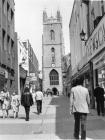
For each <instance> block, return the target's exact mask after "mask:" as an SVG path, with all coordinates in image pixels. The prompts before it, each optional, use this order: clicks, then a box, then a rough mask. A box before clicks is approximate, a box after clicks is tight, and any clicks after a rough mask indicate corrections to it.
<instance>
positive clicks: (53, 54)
mask: <svg viewBox="0 0 105 140" xmlns="http://www.w3.org/2000/svg"><path fill="white" fill-rule="evenodd" d="M51 56H52V64H54V63H55V49H54V48H51Z"/></svg>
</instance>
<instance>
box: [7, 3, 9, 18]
mask: <svg viewBox="0 0 105 140" xmlns="http://www.w3.org/2000/svg"><path fill="white" fill-rule="evenodd" d="M9 9H10V5H9V3H8V2H7V17H8V20H9V21H10V13H9Z"/></svg>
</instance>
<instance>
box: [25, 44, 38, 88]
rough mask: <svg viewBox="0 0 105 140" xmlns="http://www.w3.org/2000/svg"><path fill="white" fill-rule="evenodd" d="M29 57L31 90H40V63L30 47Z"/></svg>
mask: <svg viewBox="0 0 105 140" xmlns="http://www.w3.org/2000/svg"><path fill="white" fill-rule="evenodd" d="M28 52H29V53H28V54H29V55H28V56H29V77H30V83H29V84H30V88H31V89H37V88H39V63H38V59H37V57H36V55H35V53H34V50H33V48H32V47H31V45H29V48H28Z"/></svg>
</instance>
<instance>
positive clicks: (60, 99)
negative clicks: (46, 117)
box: [50, 95, 74, 139]
mask: <svg viewBox="0 0 105 140" xmlns="http://www.w3.org/2000/svg"><path fill="white" fill-rule="evenodd" d="M50 105H54V106H56V135H57V136H58V137H59V138H60V139H72V138H73V129H74V123H73V117H71V116H70V113H69V106H70V104H69V98H68V97H66V96H63V95H60V96H57V97H53V98H52V101H51V103H50Z"/></svg>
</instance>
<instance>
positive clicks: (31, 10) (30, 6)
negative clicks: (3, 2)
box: [15, 0, 74, 70]
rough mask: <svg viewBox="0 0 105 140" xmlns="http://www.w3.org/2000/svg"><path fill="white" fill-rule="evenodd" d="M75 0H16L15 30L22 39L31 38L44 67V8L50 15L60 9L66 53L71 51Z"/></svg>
mask: <svg viewBox="0 0 105 140" xmlns="http://www.w3.org/2000/svg"><path fill="white" fill-rule="evenodd" d="M73 2H74V0H15V31H16V32H17V33H18V38H20V39H21V40H26V39H29V42H30V43H31V46H32V48H33V50H34V52H35V55H36V57H37V59H38V62H39V69H40V70H41V68H42V34H43V10H46V12H47V15H48V17H51V15H52V16H54V17H55V16H56V12H57V10H60V12H61V16H62V25H63V37H64V46H65V54H68V53H69V52H70V39H69V22H70V17H71V12H72V7H73Z"/></svg>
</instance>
